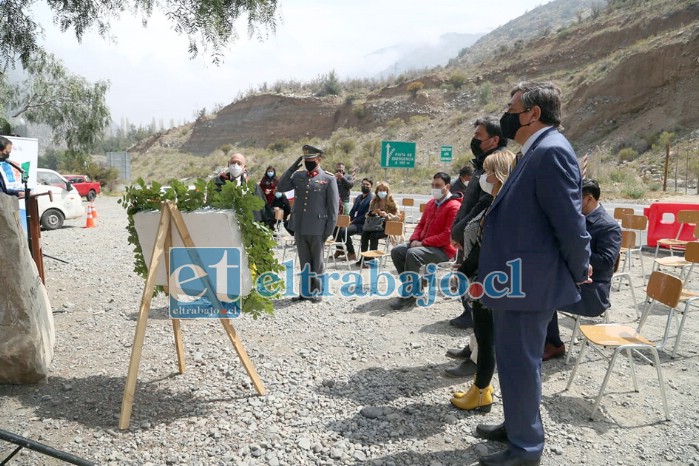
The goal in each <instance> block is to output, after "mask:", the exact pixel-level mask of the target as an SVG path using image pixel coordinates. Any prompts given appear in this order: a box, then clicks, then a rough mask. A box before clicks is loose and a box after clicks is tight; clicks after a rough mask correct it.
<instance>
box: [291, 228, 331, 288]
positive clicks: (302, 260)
mask: <svg viewBox="0 0 699 466" xmlns="http://www.w3.org/2000/svg"><path fill="white" fill-rule="evenodd" d="M294 239H295V240H296V250H297V251H298V255H299V266H300V267H301V271H302V272H301V284H300V293H299V294H300V295H301V296H305V297H310V296H311V295H320V294H321V293H322V292H323V290H322V288H321V280H320V278H319V277H320V275H322V274H323V273H325V261H324V257H323V256H324V252H325V241H324V238H323V236H322V235H301V234H298V233H297V234H296V235H294ZM304 267H308V272H313V273H314V274H316V276H315V277H311V278H310V279H309V280H308V282H307V283H303V281H304V280H303V277H304V275H303V269H304ZM308 272H307V273H308Z"/></svg>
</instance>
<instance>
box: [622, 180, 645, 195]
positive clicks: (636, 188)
mask: <svg viewBox="0 0 699 466" xmlns="http://www.w3.org/2000/svg"><path fill="white" fill-rule="evenodd" d="M621 192H622V194H624V195H625V196H627V197H630V198H631V199H641V198H642V197H644V196H645V195H646V188H645V186H643V184H641V183H638V182H635V181H631V182H628V183H626V184H624V188H623V189H622V190H621Z"/></svg>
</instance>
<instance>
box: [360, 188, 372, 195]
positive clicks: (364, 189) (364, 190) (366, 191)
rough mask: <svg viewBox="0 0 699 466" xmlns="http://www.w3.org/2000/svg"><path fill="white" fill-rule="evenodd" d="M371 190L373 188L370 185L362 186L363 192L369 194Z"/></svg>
mask: <svg viewBox="0 0 699 466" xmlns="http://www.w3.org/2000/svg"><path fill="white" fill-rule="evenodd" d="M370 192H371V188H370V187H369V186H362V193H364V194H369V193H370Z"/></svg>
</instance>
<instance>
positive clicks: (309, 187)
mask: <svg viewBox="0 0 699 466" xmlns="http://www.w3.org/2000/svg"><path fill="white" fill-rule="evenodd" d="M322 158H323V150H322V149H320V148H318V147H313V146H310V145H308V144H306V145H304V146H303V156H302V157H299V158H298V159H297V160H296V161H295V162H294V164H293V165H292V166H291V167H289V169H288V170H287V171H285V172H284V174H283V175H282V177H281V178H280V180H279V184H278V185H277V189H278V190H280V191H290V190H292V189H293V190H294V191H295V198H296V199H295V201H294V206H293V211H292V214H291V220H290V221H289V227H290V229H291V230H293V231H294V239H295V240H296V250H297V251H298V255H299V263H300V267H301V269H302V270H303V268H304V267H306V266H307V267H308V268H309V271H310V272H311V273H313V274H315V276H314V277H311V278H310V281H309V283H301V290H300V293H299V296H298V297H294V298H292V300H293V301H300V300H304V299H306V300H309V301H312V302H314V303H317V302H320V301H321V299H322V298H321V296H320V295H321V294H322V292H323V290H322V289H321V280H320V279H319V278H318V277H319V276H320V275H322V274H323V272H324V271H325V264H324V260H323V255H324V254H323V252H324V243H325V240H326V239H327V238H328V236H330V235H331V234H332V231H333V229H334V228H335V223H336V222H337V212H338V209H339V206H340V196H339V194H338V189H337V180H335V177H334V176H333V175H332V174H330V173H327V172H325V171H324V170H323V169H321V168H320V161H321V160H322ZM302 161H303V165H304V166H305V169H306V170H305V171H300V172H297V170H298V169H299V168H301V165H302ZM301 277H302V279H303V277H304V275H303V274H302V275H301Z"/></svg>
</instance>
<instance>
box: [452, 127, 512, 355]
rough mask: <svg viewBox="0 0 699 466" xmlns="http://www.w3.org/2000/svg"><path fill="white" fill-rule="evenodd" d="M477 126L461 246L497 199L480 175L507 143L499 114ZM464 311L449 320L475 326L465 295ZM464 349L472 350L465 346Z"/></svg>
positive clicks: (457, 243) (459, 230) (460, 215)
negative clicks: (470, 228) (484, 186)
mask: <svg viewBox="0 0 699 466" xmlns="http://www.w3.org/2000/svg"><path fill="white" fill-rule="evenodd" d="M473 126H474V128H475V130H474V132H473V138H471V152H472V153H473V156H474V159H473V166H474V167H475V170H474V172H473V176H472V177H471V181H469V183H468V185H467V186H466V191H465V192H464V199H463V201H462V202H461V208H460V209H459V212H457V214H456V218H455V219H454V224H453V225H452V226H451V240H452V245H453V246H454V247H456V248H459V249H461V248H462V247H463V243H464V228H465V227H466V225H467V224H468V223H469V222H470V221H471V220H472V219H473V218H474V217H476V216H477V215H479V214H480V213H481V212H483V211H484V210H485V209H486V207H488V206H489V205H490V203H491V202H492V201H493V196H491V195H490V194H489V193H486V192H484V191H483V189H481V187H480V184H479V183H480V177H481V176H482V175H483V162H484V161H485V159H486V158H488V156H489V155H490V154H492V153H493V152H495V151H496V150H503V149H504V148H505V147H506V146H507V139H505V138H503V137H502V131H501V130H500V122H499V121H498V120H496V119H495V118H490V117H485V118H479V119H478V120H476V122H475V123H474V124H473ZM461 304H462V305H463V312H462V313H461V315H460V316H458V317H455V318H453V319H451V320H450V321H449V323H450V324H451V325H453V326H454V327H457V328H469V327H473V316H472V309H471V307H470V306H469V304H468V301H466V300H465V299H463V298H462V301H461ZM464 351H468V349H467V348H464Z"/></svg>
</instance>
